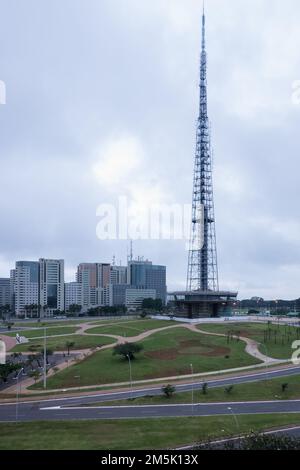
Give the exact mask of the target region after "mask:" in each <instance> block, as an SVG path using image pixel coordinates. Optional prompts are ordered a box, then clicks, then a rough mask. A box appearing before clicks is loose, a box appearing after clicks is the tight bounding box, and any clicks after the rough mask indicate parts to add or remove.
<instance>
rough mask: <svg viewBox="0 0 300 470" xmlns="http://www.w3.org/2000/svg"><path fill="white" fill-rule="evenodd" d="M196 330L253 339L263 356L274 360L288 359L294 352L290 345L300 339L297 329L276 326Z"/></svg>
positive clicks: (232, 325) (218, 326) (220, 326)
mask: <svg viewBox="0 0 300 470" xmlns="http://www.w3.org/2000/svg"><path fill="white" fill-rule="evenodd" d="M198 328H199V329H200V330H203V331H210V332H213V333H222V334H225V335H227V334H228V332H233V333H235V334H238V333H240V334H241V336H246V337H247V338H250V339H254V340H255V341H257V342H259V343H263V344H261V345H260V347H259V350H260V351H261V352H262V353H263V354H266V355H267V356H270V357H273V358H275V359H290V358H291V356H292V353H293V352H294V350H293V349H292V343H293V342H294V341H295V340H297V339H300V328H299V327H289V326H285V325H277V324H272V325H268V324H266V323H264V324H263V323H230V324H203V325H199V326H198ZM265 339H266V341H265ZM233 341H235V340H233Z"/></svg>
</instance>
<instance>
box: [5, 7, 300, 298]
mask: <svg viewBox="0 0 300 470" xmlns="http://www.w3.org/2000/svg"><path fill="white" fill-rule="evenodd" d="M201 11H202V2H201V0H184V1H183V0H142V1H141V0H51V1H50V0H47V1H46V0H22V1H21V0H0V80H2V81H4V82H5V84H6V89H7V102H6V105H0V220H1V226H0V276H8V275H9V270H10V269H11V268H13V266H14V262H15V260H19V259H37V258H39V257H48V258H51V257H54V258H64V259H65V260H66V278H67V280H72V279H73V277H74V272H75V268H76V265H77V264H78V263H79V262H94V261H95V262H96V261H98V262H101V261H103V262H110V261H111V260H112V256H113V255H115V256H116V260H120V259H122V260H123V263H125V261H126V256H127V250H128V243H127V242H126V241H101V240H99V239H98V238H97V236H96V226H97V223H98V218H97V216H96V210H97V207H98V206H99V204H102V203H111V204H116V203H117V201H118V197H119V196H122V195H123V196H127V197H128V198H129V201H130V202H133V203H134V202H135V203H137V204H140V205H142V206H145V207H147V206H148V205H149V204H151V203H161V204H164V203H168V204H171V203H178V204H188V203H190V202H191V201H190V198H191V192H192V175H193V160H194V147H195V125H196V118H197V111H198V82H199V50H200V33H201V31H200V23H201ZM206 17H207V49H208V83H209V116H210V120H211V124H212V139H213V147H214V186H215V205H216V223H217V225H216V229H217V242H218V258H219V271H220V287H222V288H230V289H233V290H235V289H237V290H239V292H240V297H241V298H244V297H249V296H253V295H260V296H262V297H265V298H291V299H293V298H296V297H299V296H300V282H299V281H300V222H299V212H300V209H299V194H300V185H299V170H300V161H299V158H300V152H299V146H300V143H299V122H300V106H299V105H296V104H295V103H293V101H292V86H293V83H294V81H295V80H300V28H299V20H300V3H299V1H298V0H285V2H284V4H283V2H282V1H279V0H278V1H277V0H231V1H228V0H226V1H225V0H207V1H206ZM134 253H135V255H140V256H145V257H146V258H149V259H151V260H152V261H153V262H155V263H160V264H166V265H167V267H168V287H169V290H171V289H180V288H184V287H185V281H186V265H187V251H186V246H185V242H184V241H136V242H135V243H134Z"/></svg>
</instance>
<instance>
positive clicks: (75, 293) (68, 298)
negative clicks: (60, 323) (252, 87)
mask: <svg viewBox="0 0 300 470" xmlns="http://www.w3.org/2000/svg"><path fill="white" fill-rule="evenodd" d="M82 304H83V302H82V285H81V284H80V283H79V282H66V283H65V311H66V312H68V311H69V308H70V305H80V306H81V307H82Z"/></svg>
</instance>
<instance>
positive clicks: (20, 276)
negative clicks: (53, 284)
mask: <svg viewBox="0 0 300 470" xmlns="http://www.w3.org/2000/svg"><path fill="white" fill-rule="evenodd" d="M11 282H12V292H13V298H14V305H15V312H16V315H17V316H20V315H22V316H23V315H26V309H25V307H26V306H28V305H38V304H39V263H38V262H37V261H17V262H16V268H15V269H14V270H12V272H11Z"/></svg>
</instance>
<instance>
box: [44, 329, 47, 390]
mask: <svg viewBox="0 0 300 470" xmlns="http://www.w3.org/2000/svg"><path fill="white" fill-rule="evenodd" d="M46 343H47V340H46V327H45V328H44V389H46V388H47V349H46V346H47V344H46Z"/></svg>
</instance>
